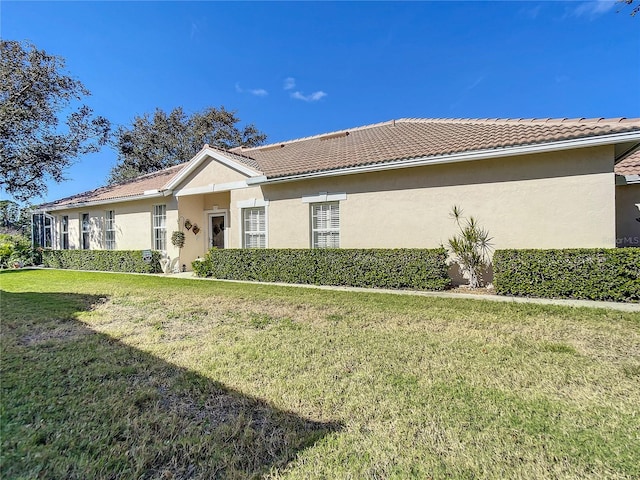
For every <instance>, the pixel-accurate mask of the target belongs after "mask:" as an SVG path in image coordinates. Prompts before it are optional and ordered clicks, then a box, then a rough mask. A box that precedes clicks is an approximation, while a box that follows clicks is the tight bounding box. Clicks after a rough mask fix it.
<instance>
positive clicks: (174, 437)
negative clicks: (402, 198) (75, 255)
mask: <svg viewBox="0 0 640 480" xmlns="http://www.w3.org/2000/svg"><path fill="white" fill-rule="evenodd" d="M0 288H1V289H2V293H1V314H2V336H1V338H2V345H1V346H2V351H1V364H0V365H1V366H0V368H1V382H2V384H1V391H2V399H1V409H2V410H1V415H2V418H1V420H2V424H1V429H2V430H1V436H2V450H1V461H2V464H1V469H0V477H1V478H6V479H9V478H11V479H18V478H25V479H26V478H29V479H31V478H61V479H73V478H77V479H88V478H105V479H106V478H118V479H126V478H131V479H147V478H158V479H175V478H201V479H210V478H252V477H256V478H262V477H267V478H289V479H294V478H295V479H298V478H303V479H308V478H309V479H312V478H325V479H333V478H350V479H359V478H523V479H525V478H526V479H531V478H636V479H637V478H640V407H639V405H640V315H639V314H637V313H623V312H618V311H605V310H595V309H577V308H574V309H571V308H565V307H553V306H541V305H532V304H503V303H493V302H483V301H476V300H451V299H441V298H425V297H410V296H400V295H386V294H377V293H348V292H342V291H327V290H314V289H303V288H296V287H275V286H264V285H245V284H236V283H222V282H214V281H197V280H178V279H170V278H161V277H152V276H140V275H116V274H100V273H85V272H64V271H45V270H43V271H35V270H34V271H6V272H3V273H0Z"/></svg>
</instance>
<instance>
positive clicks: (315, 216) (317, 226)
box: [311, 202, 340, 248]
mask: <svg viewBox="0 0 640 480" xmlns="http://www.w3.org/2000/svg"><path fill="white" fill-rule="evenodd" d="M311 246H312V248H338V247H340V204H339V203H338V202H326V203H312V204H311Z"/></svg>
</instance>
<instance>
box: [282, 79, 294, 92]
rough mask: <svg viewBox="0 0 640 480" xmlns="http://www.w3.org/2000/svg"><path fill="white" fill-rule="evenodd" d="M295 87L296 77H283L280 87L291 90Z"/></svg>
mask: <svg viewBox="0 0 640 480" xmlns="http://www.w3.org/2000/svg"><path fill="white" fill-rule="evenodd" d="M295 87H296V79H295V78H293V77H287V78H285V79H284V85H283V86H282V88H284V89H285V90H291V89H293V88H295Z"/></svg>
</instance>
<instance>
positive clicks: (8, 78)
mask: <svg viewBox="0 0 640 480" xmlns="http://www.w3.org/2000/svg"><path fill="white" fill-rule="evenodd" d="M64 68H65V61H64V60H63V59H62V58H61V57H56V56H52V55H49V54H47V53H46V52H45V51H44V50H38V49H37V48H36V47H35V46H34V45H32V44H30V43H24V42H17V41H12V40H6V41H5V40H1V41H0V160H1V161H0V187H1V188H3V189H4V190H5V191H6V192H7V193H9V194H11V195H13V197H15V198H16V199H18V200H21V201H25V200H28V199H30V198H32V197H35V196H43V195H44V194H45V193H46V191H47V189H46V185H45V182H46V181H47V179H53V180H54V181H56V182H61V181H63V180H64V173H65V170H66V169H67V168H68V167H69V166H70V165H71V164H72V163H73V162H74V160H75V159H76V158H77V157H78V156H79V155H83V154H86V153H92V152H97V151H98V150H99V149H100V147H101V146H102V145H105V144H106V143H107V142H108V139H109V134H110V123H109V121H108V120H107V119H106V118H104V117H100V116H97V117H93V112H92V110H91V109H90V108H89V107H87V106H86V105H80V106H78V107H77V108H74V106H75V103H76V101H79V100H81V99H82V98H83V97H84V96H88V95H90V93H89V91H88V90H87V89H86V88H85V87H84V85H83V84H82V83H81V82H80V81H78V80H76V79H74V78H72V77H70V76H69V75H68V74H67V72H65V70H64ZM61 123H64V124H65V125H66V128H61Z"/></svg>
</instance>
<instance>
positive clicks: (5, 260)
mask: <svg viewBox="0 0 640 480" xmlns="http://www.w3.org/2000/svg"><path fill="white" fill-rule="evenodd" d="M33 262H34V251H33V248H32V247H31V242H30V241H29V239H28V238H27V237H25V236H23V235H9V234H0V268H11V267H13V266H14V265H20V266H22V265H32V264H33Z"/></svg>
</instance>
